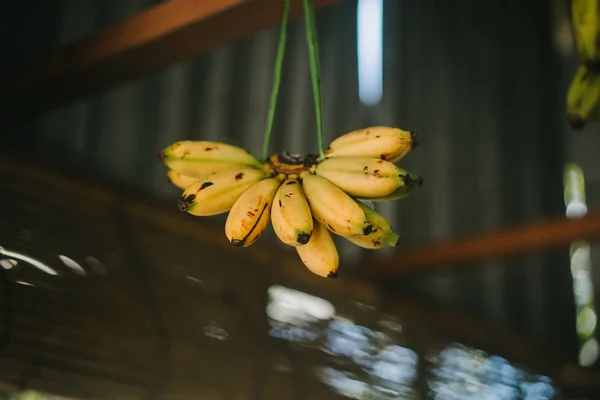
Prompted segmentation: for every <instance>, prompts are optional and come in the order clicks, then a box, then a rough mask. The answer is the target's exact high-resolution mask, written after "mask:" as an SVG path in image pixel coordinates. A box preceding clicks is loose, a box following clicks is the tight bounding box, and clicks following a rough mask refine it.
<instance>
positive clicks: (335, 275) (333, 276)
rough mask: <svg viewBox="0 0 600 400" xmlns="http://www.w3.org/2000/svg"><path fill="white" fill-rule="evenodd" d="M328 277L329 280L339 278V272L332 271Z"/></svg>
mask: <svg viewBox="0 0 600 400" xmlns="http://www.w3.org/2000/svg"><path fill="white" fill-rule="evenodd" d="M327 277H328V278H329V279H335V278H337V277H338V273H337V271H331V272H330V273H328V274H327Z"/></svg>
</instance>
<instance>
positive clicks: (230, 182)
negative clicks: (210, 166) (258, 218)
mask: <svg viewBox="0 0 600 400" xmlns="http://www.w3.org/2000/svg"><path fill="white" fill-rule="evenodd" d="M266 177H267V172H265V171H263V170H260V169H256V168H252V167H241V168H238V169H236V170H232V171H224V172H219V173H217V174H214V175H211V176H209V177H207V178H205V179H200V180H197V181H196V182H194V183H193V184H192V185H191V186H189V187H187V188H186V189H185V191H184V192H183V195H182V196H181V200H179V209H180V210H181V211H187V212H188V213H190V214H192V215H197V216H209V215H217V214H222V213H224V212H227V211H229V210H230V209H231V207H232V206H233V204H234V203H235V201H236V200H237V199H238V198H239V197H240V196H241V195H242V193H244V192H245V191H246V190H247V189H248V188H250V187H251V186H252V185H254V184H255V183H257V182H259V181H261V180H262V179H264V178H266Z"/></svg>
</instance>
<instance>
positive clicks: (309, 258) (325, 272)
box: [296, 221, 340, 278]
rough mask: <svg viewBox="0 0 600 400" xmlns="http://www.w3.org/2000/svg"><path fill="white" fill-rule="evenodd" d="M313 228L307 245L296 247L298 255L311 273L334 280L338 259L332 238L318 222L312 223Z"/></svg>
mask: <svg viewBox="0 0 600 400" xmlns="http://www.w3.org/2000/svg"><path fill="white" fill-rule="evenodd" d="M313 226H314V227H313V233H312V236H311V237H310V240H309V241H308V243H307V244H305V245H304V246H297V247H296V250H297V251H298V255H299V256H300V259H301V260H302V262H303V263H304V265H306V268H308V269H309V271H311V272H312V273H314V274H316V275H319V276H322V277H324V278H336V277H337V270H338V266H339V263H340V259H339V255H338V252H337V249H336V247H335V243H334V242H333V238H332V237H331V234H330V233H329V232H328V231H327V229H326V228H325V227H324V226H323V225H322V224H320V223H319V222H317V221H314V222H313Z"/></svg>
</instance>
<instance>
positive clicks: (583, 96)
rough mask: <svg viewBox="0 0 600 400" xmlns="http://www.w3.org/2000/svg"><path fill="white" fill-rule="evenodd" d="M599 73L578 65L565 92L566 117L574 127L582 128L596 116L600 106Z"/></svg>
mask: <svg viewBox="0 0 600 400" xmlns="http://www.w3.org/2000/svg"><path fill="white" fill-rule="evenodd" d="M599 103H600V74H595V73H593V72H592V71H590V70H589V69H588V68H587V66H586V65H585V64H584V65H580V66H579V68H578V69H577V72H576V73H575V76H574V77H573V80H572V82H571V86H570V87H569V93H568V94H567V119H568V121H569V124H570V125H571V126H572V127H573V128H574V129H582V128H583V127H585V125H586V124H587V123H588V122H591V121H594V120H595V119H596V118H598V114H599V113H598V108H599V107H600V104H599Z"/></svg>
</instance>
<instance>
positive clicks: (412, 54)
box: [19, 0, 574, 343]
mask: <svg viewBox="0 0 600 400" xmlns="http://www.w3.org/2000/svg"><path fill="white" fill-rule="evenodd" d="M59 3H60V4H61V6H60V7H57V6H56V5H55V6H54V8H52V7H50V6H48V5H46V6H45V7H50V8H52V9H53V12H54V14H53V15H54V16H55V17H56V18H55V20H54V24H53V25H51V24H47V25H48V27H47V29H48V30H47V33H48V35H47V37H46V42H48V43H50V42H52V43H51V45H56V44H59V43H66V42H68V41H71V40H73V39H76V38H77V37H80V36H81V35H84V34H87V33H89V32H91V31H93V30H94V29H97V28H100V27H104V26H107V25H110V24H112V23H115V22H117V21H119V20H121V19H123V18H126V17H127V16H128V15H131V14H133V13H135V12H137V11H139V10H141V9H144V8H147V7H150V6H151V5H152V4H153V3H156V2H153V1H150V0H128V1H119V0H111V1H106V0H102V1H99V0H96V1H93V0H87V1H81V0H63V1H62V2H59ZM548 13H549V10H545V9H544V8H543V7H539V4H538V3H537V2H535V1H528V2H524V1H522V0H511V1H488V2H483V3H482V2H478V1H475V0H461V1H453V2H450V1H435V0H419V1H400V0H398V1H396V0H388V1H386V2H385V22H384V29H385V60H384V62H385V66H384V67H385V71H384V92H383V101H382V102H381V103H380V104H379V105H378V106H376V107H374V108H365V107H363V106H361V104H360V102H359V99H358V87H357V61H356V59H357V57H356V44H355V36H356V24H355V18H356V1H355V0H344V1H343V2H342V3H340V4H339V5H335V6H331V7H329V8H327V9H325V10H324V11H322V12H320V13H319V16H318V24H319V36H320V41H321V51H322V57H321V61H322V71H323V95H324V105H323V107H324V118H325V120H324V125H325V135H326V138H325V141H326V142H329V141H330V140H331V139H332V138H334V137H336V136H338V135H340V134H342V133H345V132H347V131H350V130H353V129H356V128H359V127H363V126H366V125H369V124H375V123H376V124H386V125H395V126H399V127H402V128H405V129H411V130H415V131H417V132H418V133H419V134H420V142H421V145H420V147H418V149H417V150H416V151H415V152H414V153H412V154H410V155H409V156H408V157H407V158H406V159H405V161H403V162H402V166H403V167H404V168H406V169H408V170H410V171H414V172H418V173H421V174H422V175H423V176H424V178H425V185H424V186H423V188H422V189H421V191H420V192H419V193H417V194H416V195H414V196H413V197H411V198H409V199H407V200H405V201H403V202H401V203H394V204H386V205H383V206H382V207H381V210H382V212H383V214H384V215H386V216H387V217H389V218H390V219H391V220H392V221H393V222H394V225H395V227H396V228H397V229H398V230H399V231H400V232H401V234H402V236H403V237H404V241H405V243H406V244H407V245H412V244H417V243H424V242H430V241H433V240H438V239H443V238H449V237H453V236H456V235H462V234H469V233H476V232H481V231H489V230H493V229H496V228H499V227H501V226H506V225H512V224H517V223H520V222H524V221H530V220H532V219H534V218H538V217H542V216H545V215H556V214H560V213H562V212H563V209H564V206H563V204H562V188H561V185H562V182H561V173H562V166H563V163H564V160H565V136H564V134H565V129H564V127H565V124H564V121H563V108H562V107H563V93H562V92H561V89H564V88H563V87H561V85H564V83H565V82H564V81H565V78H564V76H565V75H564V71H562V70H561V63H560V62H559V60H558V59H557V57H556V56H555V55H554V52H553V50H552V48H551V36H550V32H549V23H550V17H549V15H548ZM31 18H41V17H40V16H38V17H36V16H32V17H31ZM277 35H278V31H277V29H274V30H270V31H266V32H263V33H261V34H259V35H257V36H255V37H253V38H251V39H248V40H244V41H241V42H239V43H235V44H232V45H231V46H228V47H224V48H221V49H218V50H216V51H214V52H212V53H211V54H207V55H202V56H199V57H197V58H196V59H193V60H190V61H188V62H185V63H183V64H180V65H176V66H173V67H171V68H169V69H167V70H165V71H162V72H160V73H157V74H154V75H152V76H148V77H145V78H143V79H140V80H137V81H135V82H131V83H129V84H126V85H123V86H121V87H118V88H115V89H113V90H110V91H109V92H107V93H103V94H101V95H97V96H94V97H92V98H89V99H86V100H84V101H81V102H79V103H77V104H74V105H72V106H69V107H66V108H64V109H61V110H58V111H56V112H53V113H52V114H50V115H47V116H45V117H44V118H42V119H41V120H40V121H39V123H38V124H37V126H36V127H35V128H28V130H25V131H23V130H19V133H23V132H26V133H27V134H32V133H33V134H35V135H37V137H38V141H37V142H36V146H37V149H38V150H39V153H40V155H43V156H45V157H48V158H52V159H56V160H59V161H63V162H65V163H68V164H69V165H71V166H72V167H73V168H85V169H91V170H93V171H96V172H97V173H99V174H101V175H102V176H106V177H111V178H114V179H117V180H119V181H121V182H125V183H128V184H131V185H134V186H137V187H139V188H142V189H151V190H152V191H153V193H155V194H156V195H158V196H161V197H163V198H165V199H169V201H172V202H173V204H174V206H175V202H176V200H177V197H178V192H177V191H176V190H174V189H173V188H172V187H171V186H170V185H169V184H168V183H167V182H166V179H165V175H164V167H163V166H162V165H160V164H159V163H158V162H157V160H156V153H157V150H158V149H159V148H161V147H164V146H166V145H168V144H169V143H170V142H172V141H175V140H178V139H184V138H188V139H200V138H202V139H209V140H228V141H231V142H233V143H235V144H238V145H241V146H243V147H246V148H247V149H249V150H250V151H252V152H253V153H254V154H256V155H259V154H260V150H261V144H262V134H263V129H264V124H265V119H266V111H267V108H268V98H269V91H270V88H271V74H272V68H273V62H274V57H275V48H276V43H277ZM49 37H53V38H55V40H54V41H52V40H50V39H48V38H49ZM198 40H202V38H198ZM25 43H26V45H29V44H31V43H32V42H31V40H30V41H29V42H25ZM48 43H46V44H44V43H43V42H40V44H39V47H40V48H41V49H43V48H47V47H48ZM288 43H289V46H288V53H287V59H286V65H285V68H286V69H285V73H284V76H283V87H282V93H281V100H280V104H279V107H278V115H277V121H276V125H275V129H274V140H273V143H272V145H273V146H272V149H273V151H279V150H284V149H285V150H290V151H293V152H298V153H306V152H315V151H316V140H315V134H314V123H313V115H314V114H313V106H312V94H311V89H310V80H309V79H310V78H309V72H308V59H307V53H306V45H305V36H304V30H303V26H302V24H301V21H300V22H295V23H293V24H292V26H291V32H290V36H289V42H288ZM32 46H33V45H32ZM30 47H31V46H30ZM340 244H341V249H342V252H343V260H344V261H345V262H347V263H350V262H351V261H352V260H353V259H354V258H355V257H356V256H357V255H360V254H359V253H360V251H359V250H358V249H357V248H356V247H354V246H349V245H347V244H346V243H342V242H340ZM380 254H382V256H385V252H381V253H380ZM408 282H409V283H406V282H405V284H403V288H404V289H402V290H412V291H415V292H417V293H422V294H424V295H425V296H428V297H430V298H432V299H434V300H435V301H437V302H440V303H444V304H448V305H451V306H456V307H460V308H462V309H465V310H469V311H471V312H474V313H479V314H482V315H486V316H487V317H488V318H489V319H490V320H492V321H496V322H499V323H507V324H510V325H513V326H516V327H519V328H521V329H523V330H525V331H527V332H529V333H530V334H534V335H537V336H539V337H542V338H554V339H561V340H563V341H564V340H565V339H567V340H572V339H573V338H574V328H573V325H574V322H573V318H574V316H573V305H572V293H571V283H570V275H569V269H568V260H567V255H566V254H562V253H561V254H553V255H552V256H541V255H540V256H531V257H527V258H522V259H518V260H516V261H510V262H503V261H502V260H498V261H496V262H491V263H488V264H486V266H485V268H477V269H475V270H468V271H457V272H454V271H452V272H449V271H443V272H436V273H434V274H427V275H426V276H424V277H421V278H417V279H416V280H410V281H408ZM573 343H574V340H573Z"/></svg>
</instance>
